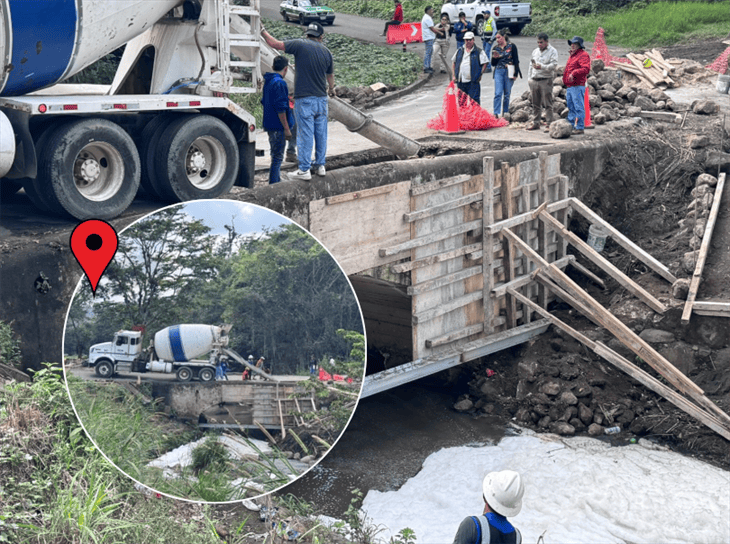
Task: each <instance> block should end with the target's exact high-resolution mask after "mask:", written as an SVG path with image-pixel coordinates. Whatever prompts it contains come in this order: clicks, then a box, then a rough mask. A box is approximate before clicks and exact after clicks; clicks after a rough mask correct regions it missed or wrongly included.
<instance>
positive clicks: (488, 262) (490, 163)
mask: <svg viewBox="0 0 730 544" xmlns="http://www.w3.org/2000/svg"><path fill="white" fill-rule="evenodd" d="M482 171H483V172H484V174H483V176H484V190H483V191H482V225H484V229H483V231H484V232H483V235H482V253H483V254H484V255H486V256H487V258H485V259H483V261H482V268H483V270H484V286H483V288H482V299H483V301H484V302H483V304H484V332H485V333H487V334H491V333H493V332H494V326H493V325H492V319H494V313H495V307H494V299H492V297H491V296H490V293H491V292H492V289H493V288H494V257H493V252H492V251H491V250H490V248H493V247H494V243H495V240H494V235H493V234H492V232H491V231H490V230H488V229H489V227H491V226H492V224H493V223H494V158H493V157H484V161H483V162H482Z"/></svg>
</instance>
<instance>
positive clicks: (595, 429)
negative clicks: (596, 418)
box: [588, 423, 604, 436]
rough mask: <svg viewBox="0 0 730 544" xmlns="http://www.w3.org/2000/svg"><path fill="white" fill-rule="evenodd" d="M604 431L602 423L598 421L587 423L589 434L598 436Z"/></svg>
mask: <svg viewBox="0 0 730 544" xmlns="http://www.w3.org/2000/svg"><path fill="white" fill-rule="evenodd" d="M603 433H604V430H603V425H599V424H598V423H591V424H590V425H588V434H589V435H591V436H600V435H602V434H603Z"/></svg>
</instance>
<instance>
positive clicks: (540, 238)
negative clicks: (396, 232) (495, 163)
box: [537, 151, 550, 308]
mask: <svg viewBox="0 0 730 544" xmlns="http://www.w3.org/2000/svg"><path fill="white" fill-rule="evenodd" d="M537 160H538V163H539V165H540V166H539V168H540V173H539V177H538V179H537V203H538V205H539V206H540V207H542V206H545V205H547V204H548V203H549V201H550V199H549V197H548V174H547V170H548V166H547V160H548V153H547V151H540V153H539V155H538V157H537ZM538 209H540V208H539V207H538ZM547 246H548V237H547V229H546V228H545V225H544V224H543V222H542V221H538V223H537V252H538V253H539V254H540V256H541V257H542V258H543V259H546V258H547ZM537 301H538V303H539V304H540V306H542V307H543V308H547V305H548V302H547V292H546V291H545V287H544V286H542V285H540V286H538V288H537Z"/></svg>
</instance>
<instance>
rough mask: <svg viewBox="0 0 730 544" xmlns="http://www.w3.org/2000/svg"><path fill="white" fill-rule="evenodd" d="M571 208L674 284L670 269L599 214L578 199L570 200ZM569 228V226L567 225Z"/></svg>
mask: <svg viewBox="0 0 730 544" xmlns="http://www.w3.org/2000/svg"><path fill="white" fill-rule="evenodd" d="M570 207H571V208H573V209H574V210H575V211H577V212H578V213H579V214H581V215H582V216H583V217H585V218H586V219H588V221H590V222H591V223H596V224H598V225H601V226H602V227H603V228H604V229H606V230H607V231H608V232H610V233H611V238H613V241H614V242H616V243H617V244H618V245H620V246H621V247H622V248H624V249H625V250H626V251H628V252H629V253H631V254H632V255H633V256H634V257H636V258H637V259H639V260H640V261H641V262H642V263H644V264H645V265H646V266H648V267H649V268H651V269H652V270H653V271H654V272H656V273H657V274H659V275H660V276H661V277H662V278H664V279H665V280H667V281H668V282H669V283H674V282H675V281H677V278H676V277H675V276H674V274H672V273H671V272H670V271H669V269H668V268H667V267H666V266H664V265H663V264H662V263H660V262H659V261H657V260H656V259H655V258H654V257H652V256H651V255H649V254H648V253H647V252H646V251H644V250H643V249H641V248H640V247H639V246H637V245H636V244H635V243H634V242H632V241H631V240H629V239H628V238H627V237H626V236H624V235H623V234H621V233H620V232H619V231H617V230H616V229H615V228H614V227H612V226H611V224H610V223H608V222H606V221H604V220H603V218H602V217H600V216H599V215H598V214H596V213H595V212H594V211H593V210H591V209H590V208H589V207H588V206H586V205H585V204H583V203H582V202H581V201H580V200H578V199H577V198H571V199H570ZM566 226H567V225H566Z"/></svg>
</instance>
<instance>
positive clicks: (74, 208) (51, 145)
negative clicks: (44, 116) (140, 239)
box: [38, 118, 140, 220]
mask: <svg viewBox="0 0 730 544" xmlns="http://www.w3.org/2000/svg"><path fill="white" fill-rule="evenodd" d="M38 166H39V168H38V176H39V178H40V179H41V180H42V181H44V182H45V183H47V184H48V185H49V188H48V189H49V191H48V192H49V198H51V199H53V200H54V201H55V202H54V204H56V203H57V205H58V206H60V208H61V209H62V210H63V212H65V213H67V214H68V215H71V216H73V217H75V218H76V219H81V220H83V219H89V218H92V217H93V218H95V219H112V218H114V217H117V216H118V215H120V214H121V213H122V212H124V210H126V209H127V208H128V207H129V205H130V204H131V203H132V201H133V200H134V197H135V196H136V195H137V189H138V188H139V175H140V174H139V171H140V163H139V154H138V153H137V148H136V147H135V145H134V141H133V140H132V138H131V136H129V134H127V133H126V132H125V131H124V129H122V127H120V126H119V125H117V124H115V123H112V122H111V121H107V120H106V119H94V118H89V119H78V120H76V121H71V122H70V123H68V124H65V125H62V126H60V127H58V128H57V129H56V130H54V131H53V133H52V134H50V136H49V137H48V142H47V145H46V150H45V151H44V152H43V154H42V155H41V159H40V162H39V165H38ZM55 208H56V206H55V205H54V206H53V209H55Z"/></svg>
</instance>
